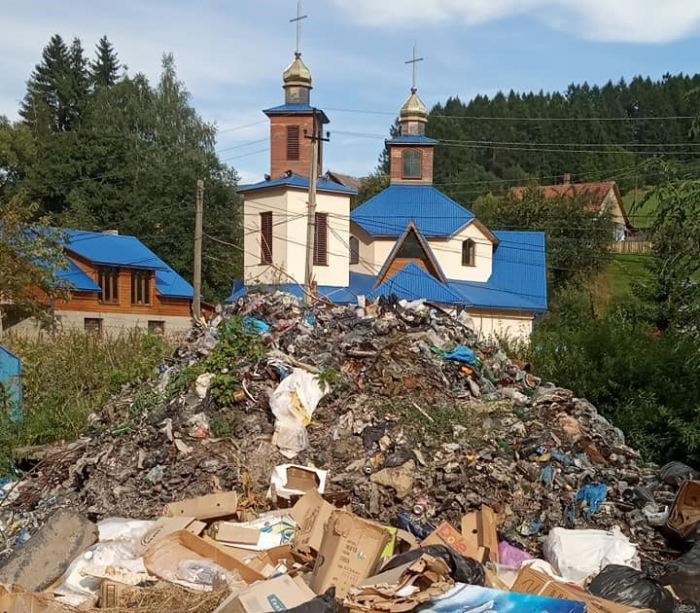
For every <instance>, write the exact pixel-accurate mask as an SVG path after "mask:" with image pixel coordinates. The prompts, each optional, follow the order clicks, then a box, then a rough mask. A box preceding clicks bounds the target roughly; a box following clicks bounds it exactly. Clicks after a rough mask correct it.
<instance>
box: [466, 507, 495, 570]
mask: <svg viewBox="0 0 700 613" xmlns="http://www.w3.org/2000/svg"><path fill="white" fill-rule="evenodd" d="M497 525H498V518H497V516H496V514H495V513H494V512H493V509H492V508H491V507H487V506H486V505H484V506H482V507H481V510H480V511H476V512H475V513H467V514H466V515H464V516H463V517H462V536H463V537H464V538H465V540H466V541H467V546H468V549H467V553H466V554H464V555H467V556H468V557H470V558H474V559H475V560H479V561H480V562H487V561H489V562H498V533H497V531H496V526H497Z"/></svg>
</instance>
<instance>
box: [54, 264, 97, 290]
mask: <svg viewBox="0 0 700 613" xmlns="http://www.w3.org/2000/svg"><path fill="white" fill-rule="evenodd" d="M65 263H66V266H65V268H62V269H61V270H59V271H57V276H58V279H59V281H63V282H64V283H66V284H67V285H68V286H69V287H70V288H71V289H75V290H78V291H81V292H100V291H102V288H100V286H99V285H97V283H95V282H94V281H93V280H92V279H91V278H90V277H89V276H88V275H87V274H86V273H84V272H83V271H82V270H81V269H80V268H78V265H77V264H76V263H75V262H73V261H72V260H70V259H68V258H67V257H66V258H65Z"/></svg>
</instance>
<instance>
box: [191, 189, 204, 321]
mask: <svg viewBox="0 0 700 613" xmlns="http://www.w3.org/2000/svg"><path fill="white" fill-rule="evenodd" d="M203 215H204V181H202V180H201V179H199V180H198V181H197V199H196V201H195V210H194V275H193V276H194V279H193V285H194V295H193V296H192V314H193V315H194V317H195V318H196V319H198V318H199V317H200V316H201V314H202V309H201V303H200V296H201V295H202V217H203Z"/></svg>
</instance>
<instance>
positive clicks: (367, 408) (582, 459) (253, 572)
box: [0, 293, 700, 613]
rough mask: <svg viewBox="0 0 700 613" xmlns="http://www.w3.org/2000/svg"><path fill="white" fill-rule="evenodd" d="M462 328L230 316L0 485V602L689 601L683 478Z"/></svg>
mask: <svg viewBox="0 0 700 613" xmlns="http://www.w3.org/2000/svg"><path fill="white" fill-rule="evenodd" d="M470 323H471V322H470V320H469V318H468V317H466V316H464V314H462V315H460V316H453V315H450V314H447V313H444V312H442V311H441V310H439V309H437V308H435V307H433V306H430V305H426V304H423V303H422V302H416V303H399V302H397V301H396V300H393V299H388V300H380V301H379V302H378V303H376V304H363V305H361V306H356V307H339V306H334V305H329V304H324V303H322V302H320V303H317V304H315V305H314V306H313V307H306V306H305V305H304V304H302V303H301V302H300V301H298V300H297V299H295V298H293V297H290V296H288V295H285V294H281V293H276V294H266V295H250V296H248V297H246V298H245V299H242V300H241V301H239V303H237V304H236V305H234V306H233V307H231V308H230V309H229V310H228V311H227V312H222V313H220V314H219V315H217V316H216V317H215V318H214V319H213V320H212V321H210V322H208V323H207V324H206V325H202V326H199V327H198V328H197V329H196V330H194V331H193V332H192V333H191V334H190V336H189V337H188V338H187V339H186V340H185V341H184V342H183V344H182V345H181V347H180V348H179V349H178V350H177V352H176V354H175V356H174V357H173V359H172V360H171V361H169V363H167V364H163V365H162V367H161V369H160V373H159V376H158V377H154V379H153V380H152V381H150V382H146V383H144V384H142V385H139V386H134V387H129V388H125V389H124V390H123V392H122V394H121V395H120V396H119V397H118V398H115V399H114V400H113V401H112V402H110V403H109V404H108V405H107V406H105V407H103V408H102V409H101V410H100V411H99V412H96V413H95V414H94V415H93V416H92V418H91V420H90V428H89V429H88V431H87V432H86V435H85V437H84V438H82V439H80V440H79V441H76V442H73V443H70V444H67V445H55V446H52V447H50V448H49V449H45V450H42V454H41V456H42V457H41V459H39V460H38V461H37V463H36V464H35V465H34V466H33V467H31V468H30V469H29V470H27V471H26V472H25V474H23V475H22V476H21V478H18V479H16V480H15V481H14V482H8V483H5V484H4V485H2V487H0V535H1V537H2V540H0V551H1V553H0V585H3V584H4V585H6V586H7V591H8V593H7V594H5V595H4V596H3V593H2V589H0V604H3V605H5V603H6V602H10V600H11V601H12V603H21V606H26V603H27V602H29V600H27V599H39V600H40V601H41V602H39V600H37V602H36V603H34V601H33V600H32V603H33V606H34V604H36V606H37V607H38V606H40V605H41V606H44V607H59V606H61V607H62V606H64V605H68V606H73V607H80V608H81V609H82V610H85V608H86V607H91V606H95V605H96V604H97V603H107V604H102V605H101V606H103V607H105V606H113V607H122V608H125V609H128V608H129V607H138V606H140V607H141V609H140V610H145V608H144V606H145V605H144V602H145V601H146V600H147V599H149V598H150V599H153V596H154V594H156V595H161V594H162V595H163V598H165V597H166V596H167V597H168V598H170V599H171V602H173V603H183V602H185V601H186V600H187V598H189V597H191V596H192V595H193V594H194V595H196V596H197V597H198V598H200V599H203V598H204V599H205V600H198V601H197V603H198V604H197V605H196V606H197V607H198V608H197V609H194V608H191V607H192V606H194V605H192V604H190V605H188V606H189V607H190V608H189V609H182V610H183V611H184V610H203V611H207V610H208V611H211V610H214V609H216V610H217V611H218V612H219V613H224V612H228V611H235V612H236V613H241V612H242V611H246V612H247V613H264V612H265V611H270V610H284V609H295V610H296V609H297V608H298V610H299V613H302V612H303V613H317V612H318V613H324V612H326V611H333V610H335V609H336V607H337V606H338V605H342V606H343V607H344V608H346V609H348V610H352V611H365V612H369V611H392V612H397V613H399V612H401V611H412V610H415V609H417V608H421V607H423V608H427V610H433V609H434V610H436V611H441V610H452V609H453V608H455V607H459V608H461V609H464V608H465V607H467V606H468V607H482V609H481V610H492V609H493V610H497V609H498V607H499V606H501V607H507V606H510V607H513V606H517V607H518V608H523V607H525V608H527V607H530V608H531V609H532V610H533V611H534V610H538V611H539V610H548V611H553V610H559V609H561V610H562V611H563V610H566V611H581V612H583V610H584V609H583V607H584V604H585V606H586V607H588V608H593V609H595V608H599V609H601V610H605V611H610V612H612V613H624V611H629V610H631V609H632V608H637V609H647V608H648V609H655V610H665V609H664V607H665V608H666V609H668V608H669V607H670V609H669V610H673V607H674V606H678V602H680V601H681V600H682V601H684V602H687V603H694V602H698V601H700V597H699V596H698V594H697V587H695V584H696V583H700V550H697V548H695V549H690V550H689V551H688V552H687V553H685V554H684V555H682V556H681V555H680V554H681V550H682V549H684V548H685V549H687V548H688V547H689V543H691V542H692V540H693V539H695V538H696V537H697V534H698V526H700V495H699V494H700V491H699V488H700V482H698V479H699V478H700V477H699V475H698V473H697V472H695V471H694V470H693V469H692V468H690V467H687V466H684V465H682V464H679V463H672V464H670V465H667V466H665V467H662V468H659V467H658V466H654V465H648V464H645V463H644V462H642V460H641V458H640V456H639V454H638V453H637V452H636V451H635V450H634V449H632V448H630V447H629V446H628V445H626V444H625V439H624V434H623V433H622V432H621V431H619V430H618V429H616V428H615V427H614V426H613V425H611V424H610V423H608V422H607V421H606V420H605V419H604V418H603V417H602V416H600V415H599V414H598V413H597V411H596V409H595V407H593V406H592V405H591V404H590V403H589V402H587V401H585V400H583V399H578V398H575V397H574V395H573V394H572V393H571V392H570V391H568V390H564V389H560V388H556V387H554V386H553V385H551V384H547V383H544V382H542V381H541V380H540V379H539V378H538V377H536V375H535V373H532V372H530V367H529V365H528V364H527V363H524V362H520V361H518V360H515V359H512V358H509V357H508V356H507V355H505V353H504V352H503V351H502V350H500V349H499V347H498V346H497V345H496V344H493V343H488V342H479V341H478V339H477V335H476V334H475V332H474V331H473V328H472V327H471V325H470ZM115 518H120V519H115ZM679 556H680V557H679ZM47 559H48V560H49V561H55V564H53V565H52V564H49V566H50V569H47V564H46V560H47ZM37 560H42V561H41V562H40V563H39V562H37ZM28 569H29V570H28ZM618 569H622V570H618ZM629 569H631V570H632V571H634V573H636V574H633V575H630V574H629V573H630V572H631V571H630V570H629ZM645 572H646V573H648V574H649V575H651V576H653V578H652V577H651V576H648V575H647V574H645ZM32 573H33V575H32ZM27 574H29V575H31V576H30V578H29V579H28V578H27ZM657 580H658V581H660V582H662V583H665V584H666V585H668V586H671V587H672V589H673V593H672V592H671V591H669V590H668V589H666V588H665V587H661V585H660V583H659V582H658V581H657ZM589 583H590V591H589V592H584V591H581V588H585V587H586V586H587V585H588V584H589ZM572 585H575V586H576V587H572ZM13 586H14V587H13ZM164 586H166V587H164ZM484 586H486V587H484ZM610 586H612V587H610ZM172 589H175V590H180V591H181V593H180V592H178V593H177V595H175V596H173V593H172V591H169V590H172ZM331 589H334V590H335V592H334V593H331V592H330V591H329V590H331ZM596 590H597V591H596ZM659 590H661V592H659ZM519 593H526V594H529V595H530V596H528V597H527V598H525V597H524V596H522V594H520V595H519ZM203 594H206V597H205V596H203ZM630 594H632V596H630ZM668 595H670V600H669V599H668V598H669V597H668ZM551 597H554V598H559V599H564V600H563V602H564V604H562V603H561V602H557V601H554V602H549V601H548V602H544V601H542V600H541V599H542V598H545V599H548V598H549V599H551ZM3 598H5V599H6V600H5V601H3ZM538 598H540V600H538ZM8 599H9V600H8ZM533 599H534V600H533ZM602 599H607V600H602ZM679 599H680V600H679ZM612 601H616V602H617V603H622V604H618V605H617V608H616V606H615V605H614V603H613V602H612ZM266 603H267V604H266ZM528 603H529V604H528ZM581 603H584V604H581ZM623 605H624V606H623ZM13 606H15V604H13ZM16 606H20V605H16ZM155 606H156V609H154V610H163V609H162V607H163V602H162V601H160V602H159V601H158V600H157V599H156V605H155ZM6 607H7V610H10V611H14V609H11V608H10V607H9V604H8V605H6ZM157 607H160V609H158V608H157ZM206 607H209V608H206ZM217 607H218V608H217ZM620 607H621V608H620ZM0 610H3V611H4V610H6V609H4V608H3V607H2V606H0ZM17 610H31V609H30V608H26V609H17ZM36 610H44V609H36ZM46 610H47V611H53V610H54V609H46ZM55 610H62V609H55ZM171 610H176V609H171Z"/></svg>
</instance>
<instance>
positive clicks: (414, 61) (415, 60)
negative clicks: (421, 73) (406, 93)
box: [406, 43, 425, 94]
mask: <svg viewBox="0 0 700 613" xmlns="http://www.w3.org/2000/svg"><path fill="white" fill-rule="evenodd" d="M424 59H425V58H423V57H418V49H417V48H416V44H415V43H414V44H413V59H411V60H408V61H407V62H406V64H413V67H412V68H413V85H412V87H411V92H412V93H414V94H415V93H416V92H417V91H418V89H417V88H416V64H417V63H418V62H422V61H423V60H424Z"/></svg>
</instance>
